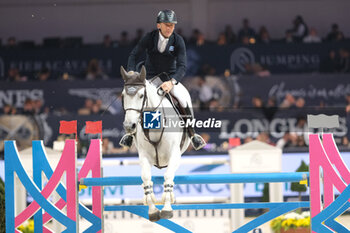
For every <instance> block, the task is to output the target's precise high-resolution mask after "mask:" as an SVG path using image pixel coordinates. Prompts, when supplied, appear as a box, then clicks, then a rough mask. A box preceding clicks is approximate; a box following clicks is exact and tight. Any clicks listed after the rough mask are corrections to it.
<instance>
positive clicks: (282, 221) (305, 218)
mask: <svg viewBox="0 0 350 233" xmlns="http://www.w3.org/2000/svg"><path fill="white" fill-rule="evenodd" d="M270 227H271V229H272V230H273V232H275V233H280V232H281V230H282V229H283V230H285V231H287V230H289V229H297V228H310V212H309V211H307V212H303V213H301V214H298V213H295V212H291V213H288V214H285V215H282V216H280V217H277V218H275V219H274V220H272V221H271V223H270Z"/></svg>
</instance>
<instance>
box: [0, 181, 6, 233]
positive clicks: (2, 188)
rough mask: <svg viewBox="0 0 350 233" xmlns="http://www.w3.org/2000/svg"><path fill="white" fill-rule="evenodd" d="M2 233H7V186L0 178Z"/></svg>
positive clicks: (0, 223) (0, 227) (0, 221)
mask: <svg viewBox="0 0 350 233" xmlns="http://www.w3.org/2000/svg"><path fill="white" fill-rule="evenodd" d="M0 213H2V214H1V215H0V233H5V229H6V224H5V223H6V222H5V221H6V220H5V214H4V213H5V184H4V181H2V179H1V178H0Z"/></svg>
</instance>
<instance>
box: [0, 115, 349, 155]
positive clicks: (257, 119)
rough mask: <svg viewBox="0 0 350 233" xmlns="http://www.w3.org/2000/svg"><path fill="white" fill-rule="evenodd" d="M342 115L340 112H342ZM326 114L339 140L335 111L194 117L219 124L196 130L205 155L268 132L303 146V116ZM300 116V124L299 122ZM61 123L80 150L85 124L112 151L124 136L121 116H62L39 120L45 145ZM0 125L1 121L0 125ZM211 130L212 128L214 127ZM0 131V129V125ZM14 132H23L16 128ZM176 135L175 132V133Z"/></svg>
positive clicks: (341, 129)
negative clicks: (71, 126)
mask: <svg viewBox="0 0 350 233" xmlns="http://www.w3.org/2000/svg"><path fill="white" fill-rule="evenodd" d="M342 111H343V113H344V110H343V109H342ZM322 113H323V114H327V115H334V114H338V115H339V114H340V127H339V128H338V129H334V130H333V133H334V136H335V137H337V138H338V137H343V136H345V135H347V133H348V127H347V125H348V124H349V122H347V121H349V117H348V118H346V117H345V116H344V114H343V115H342V112H341V111H340V110H339V109H331V110H329V111H325V110H317V111H316V110H314V111H307V110H305V111H299V112H297V111H293V110H291V111H281V112H278V113H276V115H275V116H274V118H273V119H272V120H270V121H269V120H267V119H266V118H265V116H264V114H263V113H262V111H261V110H250V111H248V110H246V111H236V112H220V113H218V112H215V113H214V112H198V113H196V114H195V116H196V119H198V120H201V121H203V122H206V121H208V119H212V118H215V121H216V122H221V127H220V128H215V127H214V128H205V127H201V128H198V127H196V131H197V133H199V134H202V136H203V137H204V135H205V138H206V140H208V141H209V145H208V147H206V150H207V151H209V152H210V151H211V152H215V151H217V150H218V147H219V146H220V145H221V144H222V143H223V142H228V141H229V140H230V138H241V139H245V138H248V137H252V138H256V137H257V136H258V135H259V134H260V133H261V132H268V133H269V134H270V136H271V137H272V140H273V142H276V141H277V140H278V139H280V138H281V137H283V135H284V134H285V132H293V133H296V134H297V135H302V136H303V137H304V139H305V141H306V143H307V141H308V132H310V130H309V129H308V127H307V124H306V121H305V118H306V115H307V114H322ZM300 116H302V118H303V120H300ZM61 120H66V121H70V120H77V122H78V138H79V139H80V140H81V141H82V146H83V148H85V149H87V148H86V144H87V143H88V139H91V138H96V135H91V134H85V121H100V120H102V122H103V133H102V135H103V137H108V138H109V139H110V140H111V141H112V142H113V143H114V146H115V147H118V145H119V140H120V139H121V137H122V136H123V135H124V129H123V121H124V115H123V114H117V115H110V114H106V115H104V116H100V115H90V116H81V115H65V116H55V115H49V116H48V117H46V118H41V121H40V125H43V126H44V127H43V130H44V132H43V133H42V134H43V135H44V136H45V135H47V136H46V137H44V138H45V145H49V146H51V145H52V143H53V141H54V140H56V138H57V137H58V136H59V134H58V130H57V129H58V128H59V121H61ZM0 123H1V121H0ZM214 126H215V125H214ZM0 128H1V125H0ZM16 130H17V131H19V132H22V131H23V130H21V129H18V127H17V128H16ZM176 132H177V131H176Z"/></svg>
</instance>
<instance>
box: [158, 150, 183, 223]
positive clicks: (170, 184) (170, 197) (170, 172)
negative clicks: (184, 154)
mask: <svg viewBox="0 0 350 233" xmlns="http://www.w3.org/2000/svg"><path fill="white" fill-rule="evenodd" d="M180 158H181V153H180V151H178V152H177V153H172V155H171V157H170V159H169V163H168V168H167V170H166V172H165V174H164V192H163V195H162V202H163V203H164V207H163V209H162V211H161V213H160V217H161V218H166V219H169V218H171V217H173V209H172V208H171V204H172V203H174V202H175V197H174V192H173V190H174V177H175V172H176V170H177V169H178V167H179V165H180Z"/></svg>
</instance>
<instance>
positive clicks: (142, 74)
mask: <svg viewBox="0 0 350 233" xmlns="http://www.w3.org/2000/svg"><path fill="white" fill-rule="evenodd" d="M140 74H141V75H140V77H141V79H142V80H145V79H146V68H145V66H142V67H141V73H140Z"/></svg>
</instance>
